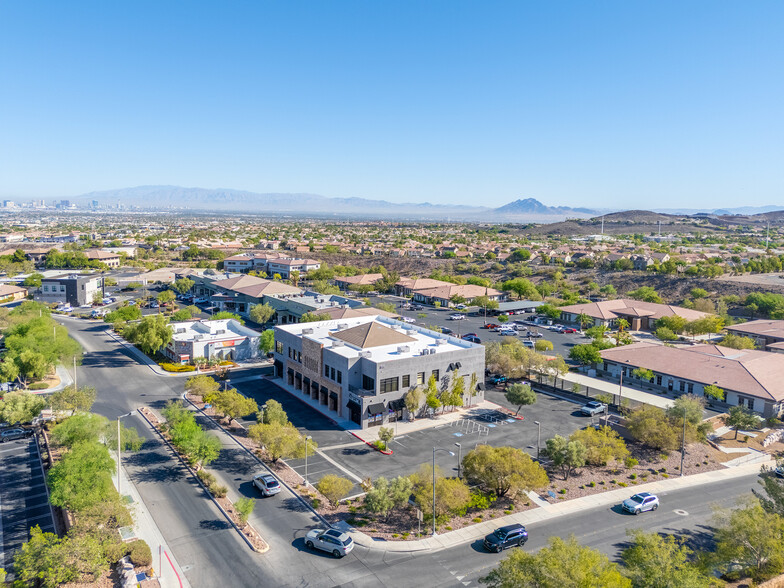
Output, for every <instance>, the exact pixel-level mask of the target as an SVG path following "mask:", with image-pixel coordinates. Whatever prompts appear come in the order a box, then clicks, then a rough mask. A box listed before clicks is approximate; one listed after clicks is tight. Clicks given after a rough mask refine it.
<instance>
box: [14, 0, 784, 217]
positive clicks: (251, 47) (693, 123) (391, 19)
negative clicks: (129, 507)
mask: <svg viewBox="0 0 784 588" xmlns="http://www.w3.org/2000/svg"><path fill="white" fill-rule="evenodd" d="M782 17H784V5H782V4H781V3H777V2H773V1H767V2H765V1H762V2H758V3H753V4H742V5H738V4H730V3H719V4H716V3H713V2H708V1H707V0H701V1H700V0H697V1H695V2H692V3H688V4H685V5H684V4H683V3H678V2H674V1H670V2H658V3H655V4H654V3H650V4H638V3H626V2H620V1H616V2H607V3H603V4H600V5H586V4H584V3H579V2H564V3H559V4H557V5H555V4H535V3H520V2H490V3H482V4H481V5H478V4H476V3H469V2H460V1H458V2H451V1H450V2H446V1H435V2H430V3H426V4H423V3H417V2H399V3H395V4H377V3H365V2H359V1H354V2H351V1H347V2H344V3H340V4H328V3H317V2H304V3H301V4H298V5H291V4H285V3H273V2H259V3H250V4H234V3H231V4H221V5H215V4H213V3H206V2H193V3H188V4H187V5H176V4H160V3H157V2H150V1H146V2H145V1H140V2H136V3H133V4H104V3H94V2H85V1H76V2H73V3H68V4H62V3H57V2H44V3H43V4H41V3H38V4H30V3H5V4H3V5H0V55H2V57H3V59H2V60H1V61H0V63H1V64H0V75H2V79H3V80H4V92H3V93H2V94H0V112H2V114H0V122H2V128H3V136H2V140H0V177H2V179H3V181H2V183H0V198H3V199H11V200H29V199H39V198H45V199H49V200H50V199H53V198H68V197H76V196H79V195H82V194H86V193H89V192H94V191H103V190H115V189H122V188H128V187H134V186H143V185H175V186H185V187H190V186H193V187H201V188H205V189H218V188H222V189H231V190H240V191H248V192H255V193H309V194H317V195H322V196H326V197H332V198H366V199H371V200H386V201H389V202H395V203H402V202H430V203H433V204H445V205H448V204H454V205H480V204H481V205H482V206H488V207H493V208H494V207H499V206H502V205H504V204H507V203H509V202H511V201H514V200H517V199H525V198H535V199H536V200H538V201H540V202H542V203H544V204H546V205H548V206H569V207H585V208H602V209H635V208H640V209H684V208H688V209H718V208H737V207H739V206H768V205H770V206H776V203H777V202H781V201H782V200H784V199H782V196H783V195H784V194H783V192H782V187H783V186H784V182H783V181H782V167H781V163H780V162H781V161H782V160H784V146H782V142H781V141H780V137H781V136H782V131H784V117H782V114H783V112H782V109H783V108H784V107H782V104H784V101H782V93H783V92H782V90H783V89H784V81H782V79H781V76H779V75H778V70H779V65H778V64H780V63H781V61H782V58H784V46H783V45H782V44H781V42H780V36H779V26H778V23H780V22H782Z"/></svg>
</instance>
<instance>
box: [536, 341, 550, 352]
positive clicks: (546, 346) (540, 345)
mask: <svg viewBox="0 0 784 588" xmlns="http://www.w3.org/2000/svg"><path fill="white" fill-rule="evenodd" d="M534 349H536V350H537V351H539V352H542V351H552V350H553V344H552V342H550V341H548V340H547V339H537V340H536V343H534Z"/></svg>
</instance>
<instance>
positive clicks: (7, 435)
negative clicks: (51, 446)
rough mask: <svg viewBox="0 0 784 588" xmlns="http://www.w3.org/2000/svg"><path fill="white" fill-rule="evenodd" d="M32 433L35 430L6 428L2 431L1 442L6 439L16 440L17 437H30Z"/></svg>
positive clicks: (0, 434)
mask: <svg viewBox="0 0 784 588" xmlns="http://www.w3.org/2000/svg"><path fill="white" fill-rule="evenodd" d="M32 434H33V431H31V430H30V429H6V430H5V431H3V432H1V433H0V443H5V442H6V441H15V440H16V439H24V438H25V437H29V436H31V435H32Z"/></svg>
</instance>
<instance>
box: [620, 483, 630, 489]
mask: <svg viewBox="0 0 784 588" xmlns="http://www.w3.org/2000/svg"><path fill="white" fill-rule="evenodd" d="M618 485H619V486H620V487H621V488H626V486H628V484H627V483H626V482H618Z"/></svg>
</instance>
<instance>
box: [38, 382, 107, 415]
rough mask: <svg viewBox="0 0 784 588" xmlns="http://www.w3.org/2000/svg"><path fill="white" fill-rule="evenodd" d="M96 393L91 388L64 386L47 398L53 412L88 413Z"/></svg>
mask: <svg viewBox="0 0 784 588" xmlns="http://www.w3.org/2000/svg"><path fill="white" fill-rule="evenodd" d="M96 395H97V391H96V390H95V388H93V387H92V386H82V387H81V388H79V389H77V388H76V387H75V386H66V387H65V388H63V389H62V390H58V391H57V392H54V393H53V394H52V395H51V396H50V397H49V405H50V406H51V407H52V410H55V411H61V410H63V411H70V412H88V411H89V410H90V409H91V408H92V406H93V404H94V403H95V397H96Z"/></svg>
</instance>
